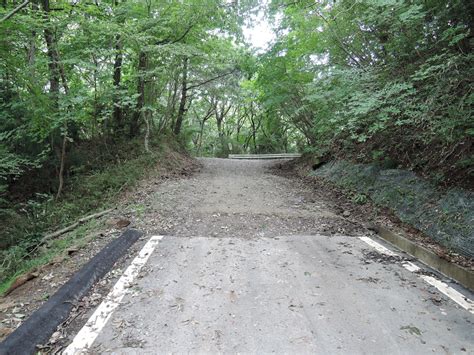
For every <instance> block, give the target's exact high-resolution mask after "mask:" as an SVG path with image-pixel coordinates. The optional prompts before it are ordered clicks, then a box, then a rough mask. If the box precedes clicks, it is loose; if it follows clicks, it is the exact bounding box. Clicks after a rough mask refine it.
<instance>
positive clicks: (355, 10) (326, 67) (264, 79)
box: [257, 0, 474, 179]
mask: <svg viewBox="0 0 474 355" xmlns="http://www.w3.org/2000/svg"><path fill="white" fill-rule="evenodd" d="M473 10H474V9H473V8H472V5H469V4H468V3H467V2H462V1H455V2H451V3H450V4H449V5H447V4H446V2H444V1H438V0H433V1H428V2H426V1H410V2H409V1H380V0H377V1H372V0H363V1H357V2H354V1H338V2H333V1H319V2H314V1H309V0H307V1H306V0H302V1H297V2H292V3H288V2H286V1H280V0H274V1H272V11H273V13H274V15H275V17H276V16H280V17H281V21H280V28H279V31H280V32H279V34H280V35H279V37H278V40H277V41H276V43H275V45H274V46H273V47H272V48H271V49H270V51H269V52H268V53H266V54H264V55H262V56H261V58H260V66H259V70H258V79H257V84H258V85H257V87H258V90H259V93H260V97H259V98H260V101H261V103H262V105H264V107H265V108H266V109H267V110H268V111H271V112H278V115H279V119H280V120H285V119H286V120H288V121H290V122H292V124H293V125H294V126H295V127H297V128H298V129H299V131H300V132H301V133H303V134H304V135H305V137H306V138H307V140H308V143H309V144H310V145H312V146H315V147H319V149H322V150H326V151H329V152H332V153H333V154H343V155H344V156H349V157H352V158H355V159H362V160H374V159H375V160H380V158H381V157H379V156H373V155H372V152H373V151H383V152H384V155H385V157H384V159H391V161H398V162H400V163H401V164H402V165H404V166H406V167H409V168H413V169H417V170H422V171H423V170H426V171H427V172H428V171H430V170H433V169H435V170H437V171H440V172H442V173H443V174H448V175H449V174H453V173H454V172H455V171H457V172H456V175H457V176H464V177H465V178H466V174H467V175H468V174H470V173H469V172H471V173H472V171H473V166H472V164H469V163H466V162H468V160H466V157H467V156H469V155H470V154H472V144H473V143H472V142H473V141H472V139H473V137H472V132H473V125H474V120H473V116H472V110H473V97H474V94H473V89H474V83H473V80H472V78H474V72H473V68H474V65H473V64H474V54H473V52H472V33H471V31H472V27H471V26H472V13H473ZM448 160H449V163H448V164H447V161H448ZM453 160H454V161H453ZM457 161H459V162H461V161H462V162H464V163H458V162H457ZM461 166H462V167H463V168H461ZM460 169H462V172H461V171H459V170H460ZM453 175H454V174H453ZM465 178H464V179H465ZM468 178H469V177H468Z"/></svg>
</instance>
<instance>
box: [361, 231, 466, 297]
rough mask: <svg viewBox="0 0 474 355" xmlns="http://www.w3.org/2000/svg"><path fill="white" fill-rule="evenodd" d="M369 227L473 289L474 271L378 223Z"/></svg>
mask: <svg viewBox="0 0 474 355" xmlns="http://www.w3.org/2000/svg"><path fill="white" fill-rule="evenodd" d="M370 229H372V230H374V231H375V232H377V234H378V235H379V236H380V237H381V238H382V239H384V240H385V241H387V242H389V243H390V244H392V245H394V246H396V247H397V248H399V249H401V250H403V251H404V252H406V253H408V254H409V255H411V256H413V257H414V258H417V259H418V260H420V261H421V262H423V263H425V264H426V265H428V266H429V267H431V268H433V269H435V270H436V271H438V272H440V273H441V274H443V275H444V276H447V277H449V278H451V279H453V280H454V281H456V282H457V283H459V284H460V285H462V286H464V287H465V288H467V289H469V290H471V291H474V272H472V271H470V270H468V269H466V268H464V267H462V266H459V265H457V264H454V263H451V262H449V261H447V260H445V259H442V258H440V257H439V256H438V255H436V254H435V253H433V252H432V251H431V250H428V249H426V248H425V247H423V246H421V245H418V244H416V243H415V242H413V241H411V240H409V239H407V238H405V237H402V236H401V235H398V234H396V233H394V232H392V231H390V230H388V229H387V228H385V227H382V226H380V225H372V226H370Z"/></svg>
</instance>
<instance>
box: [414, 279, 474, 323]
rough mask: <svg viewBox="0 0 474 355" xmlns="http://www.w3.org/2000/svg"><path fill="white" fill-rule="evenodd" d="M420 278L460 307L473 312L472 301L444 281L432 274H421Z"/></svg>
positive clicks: (473, 304)
mask: <svg viewBox="0 0 474 355" xmlns="http://www.w3.org/2000/svg"><path fill="white" fill-rule="evenodd" d="M421 278H422V279H423V280H425V281H426V282H428V283H429V284H430V285H432V286H434V287H436V288H437V289H438V290H439V291H440V292H442V293H444V294H445V295H446V296H448V297H449V298H451V299H452V300H453V301H454V302H456V303H457V304H458V305H460V306H461V307H462V308H464V309H466V310H468V311H469V312H471V313H472V314H474V303H473V302H472V301H471V300H470V299H469V298H467V297H466V296H464V295H463V294H462V293H460V292H458V291H456V290H455V289H454V288H452V287H450V286H448V285H447V284H445V283H444V282H442V281H440V280H438V279H435V278H434V277H433V276H428V275H421Z"/></svg>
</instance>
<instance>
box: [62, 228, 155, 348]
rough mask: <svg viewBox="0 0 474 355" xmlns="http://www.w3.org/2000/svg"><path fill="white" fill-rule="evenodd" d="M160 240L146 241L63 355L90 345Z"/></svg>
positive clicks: (151, 239) (152, 238)
mask: <svg viewBox="0 0 474 355" xmlns="http://www.w3.org/2000/svg"><path fill="white" fill-rule="evenodd" d="M162 238H163V236H153V237H151V238H150V239H149V240H148V242H147V243H146V244H145V245H144V246H143V248H142V250H140V253H139V254H138V255H137V256H136V257H135V259H133V261H132V263H131V264H130V266H129V267H128V268H127V270H125V272H124V273H123V275H122V276H121V277H120V279H119V280H118V281H117V283H116V284H115V286H114V287H113V288H112V290H111V291H110V292H109V294H108V295H107V296H106V297H105V299H104V300H103V301H102V303H101V304H100V305H99V307H97V309H96V310H95V312H94V313H93V314H92V316H91V317H90V318H89V320H88V321H87V323H86V324H85V325H84V327H83V328H82V329H81V330H80V331H79V333H77V335H76V336H75V338H74V340H73V341H72V343H71V344H70V345H69V346H68V347H67V348H66V349H65V350H64V351H63V354H65V355H74V354H81V353H84V351H86V350H87V349H88V348H89V347H90V346H91V345H92V343H93V342H94V341H95V339H96V338H97V336H98V335H99V333H100V332H101V330H102V329H103V328H104V326H105V324H106V323H107V321H108V320H109V319H110V317H111V316H112V313H113V312H114V310H115V309H116V308H117V307H118V306H119V304H120V302H121V301H122V299H123V297H124V296H125V295H126V294H127V293H128V292H129V287H130V286H131V285H132V283H133V281H134V279H135V277H136V276H137V275H138V273H139V272H140V270H141V268H142V267H143V265H145V264H146V262H147V261H148V258H149V257H150V255H151V254H152V253H153V251H154V250H155V248H156V246H157V245H158V243H159V241H160V240H161V239H162Z"/></svg>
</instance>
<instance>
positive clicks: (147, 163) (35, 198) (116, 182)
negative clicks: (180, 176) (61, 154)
mask: <svg viewBox="0 0 474 355" xmlns="http://www.w3.org/2000/svg"><path fill="white" fill-rule="evenodd" d="M89 148H90V147H89ZM150 148H151V149H150V151H149V152H144V151H143V146H142V144H140V142H138V141H130V142H128V143H124V142H121V143H120V145H115V146H110V147H109V149H110V151H113V152H115V154H105V155H103V156H102V157H101V158H98V156H99V155H98V156H96V157H95V158H94V160H95V162H94V166H91V165H89V166H87V163H86V164H84V166H83V168H84V169H86V168H87V170H86V171H84V172H82V173H78V174H77V175H76V176H74V177H71V178H70V179H68V180H67V185H66V187H65V190H64V195H63V197H62V199H61V200H60V201H55V200H54V195H52V194H47V193H36V194H35V195H32V196H30V197H29V198H28V199H24V200H23V201H21V202H20V201H14V203H12V205H11V206H9V208H8V209H4V211H5V212H4V213H3V214H2V215H1V216H0V230H1V234H0V238H1V241H2V245H3V247H2V249H1V250H0V260H1V264H0V292H2V290H4V289H5V288H6V287H7V286H8V284H9V283H10V282H11V280H12V276H14V275H18V274H21V273H23V272H25V271H27V270H30V269H31V268H33V267H35V266H37V265H41V264H44V263H45V262H47V261H49V260H50V259H51V258H52V257H54V255H57V254H58V253H59V252H61V251H63V250H64V249H65V248H67V247H68V246H70V244H71V243H73V242H74V243H75V244H77V243H83V242H84V241H83V238H84V237H87V236H88V235H89V234H88V231H89V230H90V229H91V228H93V227H94V226H95V225H96V223H97V222H96V221H94V220H92V221H90V222H87V223H85V224H83V225H81V226H79V227H78V228H77V229H75V230H74V231H73V232H72V233H69V234H68V235H66V236H65V237H64V238H59V239H57V240H53V241H52V242H51V243H48V245H47V247H44V246H43V247H41V248H37V246H38V243H39V242H40V241H41V239H42V238H43V237H44V235H45V234H47V233H48V232H51V231H55V230H57V229H60V228H62V227H65V226H67V225H69V224H71V223H73V222H75V221H76V220H77V219H79V218H81V217H84V216H85V215H88V214H91V213H94V212H98V211H102V210H104V209H107V208H111V207H114V206H116V203H117V201H118V199H119V196H120V194H121V192H124V191H127V190H129V189H130V188H132V187H133V186H135V185H136V184H137V183H138V182H139V181H140V180H142V179H143V178H145V177H146V176H147V175H148V174H150V173H157V169H158V168H159V167H162V169H163V170H165V171H163V172H166V170H167V169H168V170H169V172H172V171H173V170H175V169H176V168H177V167H176V166H173V164H174V163H175V161H174V160H176V159H175V155H176V154H178V155H182V154H185V153H184V151H183V149H182V148H181V146H180V145H179V144H177V143H176V142H175V141H174V140H173V139H166V138H165V137H163V138H162V141H161V142H156V143H154V142H152V143H151V144H150ZM81 149H83V147H82V148H79V150H81ZM91 158H92V157H91ZM178 163H179V162H178ZM89 164H90V162H89ZM178 165H179V164H178Z"/></svg>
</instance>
